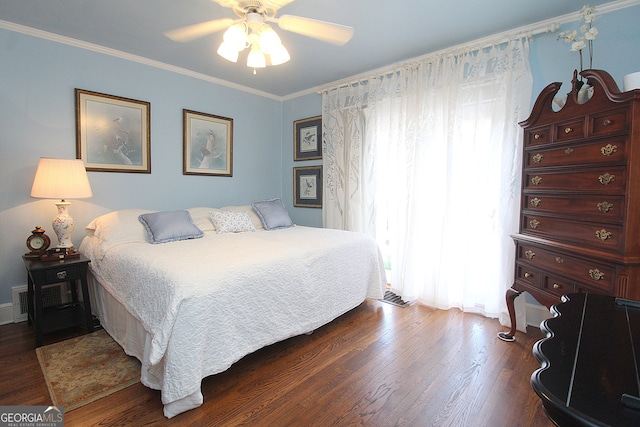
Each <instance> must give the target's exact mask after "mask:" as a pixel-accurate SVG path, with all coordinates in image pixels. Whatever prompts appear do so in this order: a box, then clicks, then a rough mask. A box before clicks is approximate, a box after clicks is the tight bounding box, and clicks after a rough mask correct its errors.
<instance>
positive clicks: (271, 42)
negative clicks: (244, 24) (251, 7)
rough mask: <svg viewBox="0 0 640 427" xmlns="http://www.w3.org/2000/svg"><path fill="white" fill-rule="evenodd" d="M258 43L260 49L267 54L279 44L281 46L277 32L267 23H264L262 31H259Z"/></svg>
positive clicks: (273, 50)
mask: <svg viewBox="0 0 640 427" xmlns="http://www.w3.org/2000/svg"><path fill="white" fill-rule="evenodd" d="M259 44H260V50H262V52H264V53H265V54H267V55H271V54H272V53H273V52H275V50H276V49H278V47H279V46H282V42H281V41H280V37H278V34H276V32H275V31H273V28H271V27H270V26H268V25H265V26H264V28H263V29H262V31H260V42H259Z"/></svg>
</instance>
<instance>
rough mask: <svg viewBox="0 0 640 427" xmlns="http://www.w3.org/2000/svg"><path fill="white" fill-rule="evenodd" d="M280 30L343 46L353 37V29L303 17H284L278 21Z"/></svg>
mask: <svg viewBox="0 0 640 427" xmlns="http://www.w3.org/2000/svg"><path fill="white" fill-rule="evenodd" d="M277 21H278V25H279V26H280V28H282V29H283V30H286V31H291V32H293V33H298V34H302V35H303V36H307V37H313V38H314V39H318V40H322V41H325V42H327V43H332V44H335V45H338V46H342V45H343V44H345V43H347V42H348V41H349V40H351V37H353V28H352V27H347V26H346V25H340V24H333V23H331V22H325V21H319V20H317V19H311V18H303V17H301V16H293V15H282V16H281V17H280V18H279V19H277Z"/></svg>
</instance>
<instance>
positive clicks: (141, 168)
mask: <svg viewBox="0 0 640 427" xmlns="http://www.w3.org/2000/svg"><path fill="white" fill-rule="evenodd" d="M150 123H151V105H150V104H149V103H148V102H145V101H136V100H134V99H128V98H122V97H119V96H113V95H106V94H104V93H97V92H90V91H87V90H82V89H76V157H77V158H78V159H82V161H83V162H84V166H85V168H86V169H87V170H88V171H102V172H139V173H151V135H150V128H151V126H150Z"/></svg>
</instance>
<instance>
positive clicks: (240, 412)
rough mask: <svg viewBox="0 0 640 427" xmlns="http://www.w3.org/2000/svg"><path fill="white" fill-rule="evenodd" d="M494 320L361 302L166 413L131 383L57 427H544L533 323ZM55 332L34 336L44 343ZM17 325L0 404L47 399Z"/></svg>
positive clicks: (7, 341) (9, 342)
mask: <svg viewBox="0 0 640 427" xmlns="http://www.w3.org/2000/svg"><path fill="white" fill-rule="evenodd" d="M501 330H504V328H503V327H502V326H500V324H499V323H498V321H497V320H494V319H486V318H483V317H481V316H477V315H473V314H465V313H462V312H460V311H459V310H455V309H453V310H448V311H443V310H434V309H431V308H428V307H425V306H422V305H419V304H414V305H411V306H409V307H405V308H402V307H396V306H393V305H390V304H385V303H382V302H379V301H373V300H367V301H365V302H364V303H363V304H362V305H361V306H359V307H357V308H356V309H354V310H352V311H351V312H349V313H347V314H345V315H343V316H342V317H340V318H338V319H336V320H335V321H334V322H332V323H330V324H329V325H326V326H324V327H322V328H320V329H318V330H317V331H315V332H314V333H313V334H311V335H303V336H299V337H294V338H291V339H289V340H286V341H284V342H281V343H277V344H274V345H272V346H269V347H267V348H264V349H262V350H259V351H257V352H255V353H253V354H251V355H249V356H247V357H245V358H244V359H242V360H240V361H239V362H237V363H236V364H235V365H234V366H232V367H231V368H230V369H229V370H228V371H226V372H223V373H221V374H218V375H214V376H212V377H209V378H206V379H204V380H203V382H202V391H203V394H204V405H203V406H201V407H200V408H197V409H195V410H192V411H188V412H186V413H183V414H180V415H178V416H176V417H174V418H172V419H170V420H168V419H166V418H165V417H164V416H163V415H162V404H161V401H160V392H158V391H155V390H150V389H148V388H146V387H144V386H143V385H141V384H139V383H138V384H136V385H133V386H131V387H128V388H126V389H124V390H121V391H119V392H117V393H115V394H113V395H111V396H108V397H106V398H103V399H101V400H99V401H97V402H94V403H91V404H89V405H87V406H84V407H82V408H79V409H76V410H74V411H71V412H69V413H67V414H65V425H66V426H88V425H91V426H98V425H99V426H155V425H157V426H165V425H166V426H174V425H180V426H192V425H193V426H238V425H246V426H376V427H377V426H385V427H386V426H492V427H497V426H509V427H513V426H545V427H548V426H552V425H553V424H552V423H551V422H550V421H549V420H548V419H547V417H546V416H545V414H544V412H543V411H542V408H541V405H540V400H539V399H538V397H537V395H536V394H535V393H534V391H533V390H532V389H531V386H530V384H529V378H530V376H531V373H532V372H533V371H534V370H535V369H537V368H538V367H539V364H538V362H537V361H536V360H535V358H534V357H533V355H532V353H531V348H532V346H533V344H534V343H535V342H536V341H537V340H539V339H541V338H542V333H541V332H540V330H539V329H536V328H529V333H528V334H522V333H518V335H517V337H516V338H517V340H516V342H514V343H505V342H502V341H500V340H499V339H498V338H497V337H496V333H497V332H499V331H501ZM68 335H69V334H66V336H53V337H52V336H46V337H45V339H46V340H45V344H47V343H51V342H52V341H55V340H60V339H63V338H66V337H68ZM34 341H35V337H34V333H33V329H32V328H31V327H30V326H27V324H26V322H23V323H18V324H11V325H4V326H0V343H1V344H0V364H1V366H2V370H1V371H0V384H2V387H0V405H49V404H51V401H50V398H49V394H48V391H47V386H46V384H45V382H44V377H43V376H42V373H41V371H40V367H39V365H38V361H37V358H36V353H35V350H34Z"/></svg>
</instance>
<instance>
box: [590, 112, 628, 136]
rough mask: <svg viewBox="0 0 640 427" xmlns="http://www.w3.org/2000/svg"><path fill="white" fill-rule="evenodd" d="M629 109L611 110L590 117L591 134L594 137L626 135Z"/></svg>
mask: <svg viewBox="0 0 640 427" xmlns="http://www.w3.org/2000/svg"><path fill="white" fill-rule="evenodd" d="M627 114H628V113H627V109H619V110H609V111H604V112H602V113H599V114H594V115H592V116H591V117H590V121H589V133H590V134H591V135H593V136H598V135H607V134H612V133H626V132H627V131H628V127H627Z"/></svg>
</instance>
